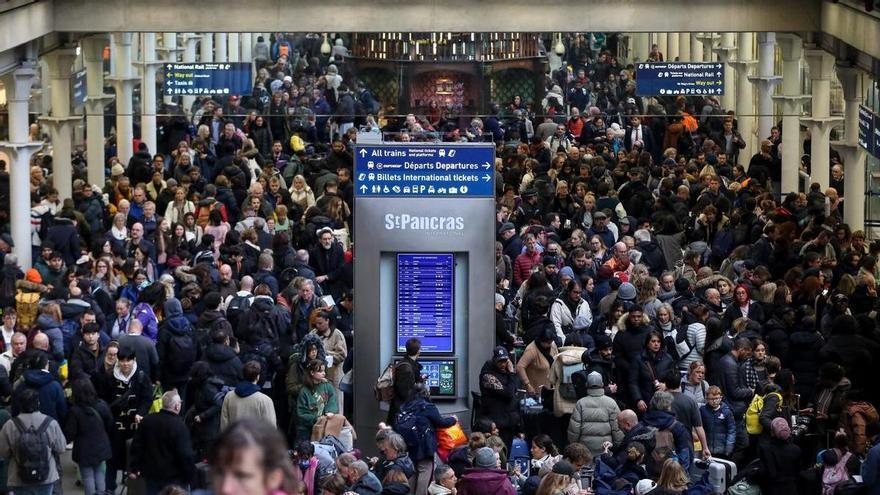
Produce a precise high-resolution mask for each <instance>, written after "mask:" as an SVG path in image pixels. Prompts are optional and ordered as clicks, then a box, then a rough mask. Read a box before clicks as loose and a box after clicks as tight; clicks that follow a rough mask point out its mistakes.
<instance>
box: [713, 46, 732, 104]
mask: <svg viewBox="0 0 880 495" xmlns="http://www.w3.org/2000/svg"><path fill="white" fill-rule="evenodd" d="M735 39H736V35H734V34H733V33H724V34H722V35H721V44H720V45H719V46H718V47H717V48H715V49H714V50H713V51H714V52H715V54H716V55H718V61H719V62H723V63H724V94H723V95H722V96H721V106H722V107H724V110H733V107H734V101H735V100H736V98H735V95H734V92H735V88H734V81H735V80H736V79H735V78H734V75H733V66H732V65H731V62H733V61H734V59H735V57H736V45H735V44H734V43H735Z"/></svg>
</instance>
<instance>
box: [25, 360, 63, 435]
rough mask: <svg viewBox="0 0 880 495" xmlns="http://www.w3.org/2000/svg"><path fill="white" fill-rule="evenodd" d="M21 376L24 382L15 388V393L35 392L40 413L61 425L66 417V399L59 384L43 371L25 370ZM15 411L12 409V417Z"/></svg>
mask: <svg viewBox="0 0 880 495" xmlns="http://www.w3.org/2000/svg"><path fill="white" fill-rule="evenodd" d="M22 376H23V378H24V381H23V382H22V383H20V384H19V385H18V386H17V387H15V392H19V391H21V390H23V389H24V388H31V389H34V390H36V391H37V394H39V396H40V412H41V413H43V414H46V415H48V416H52V417H53V418H55V420H56V421H58V422H59V423H63V422H64V417H65V416H67V398H66V397H65V396H64V389H63V388H62V387H61V384H60V383H58V382H57V381H56V380H55V379H54V378H53V377H52V374H51V373H49V372H48V371H44V370H33V369H31V370H27V371H25V372H24V374H23V375H22ZM13 403H14V402H13ZM16 409H17V408H15V407H13V408H12V413H13V415H15V414H16V413H17V412H18V411H17V410H16Z"/></svg>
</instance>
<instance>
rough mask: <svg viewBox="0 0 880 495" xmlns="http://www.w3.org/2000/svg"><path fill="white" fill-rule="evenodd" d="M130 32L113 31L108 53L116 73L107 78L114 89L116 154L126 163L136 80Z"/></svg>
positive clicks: (132, 134)
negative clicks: (113, 60) (114, 64)
mask: <svg viewBox="0 0 880 495" xmlns="http://www.w3.org/2000/svg"><path fill="white" fill-rule="evenodd" d="M132 36H133V35H132V33H113V35H112V38H111V39H112V44H111V46H110V55H111V56H112V57H113V58H115V59H116V73H115V74H112V75H111V76H110V77H108V78H107V80H108V81H110V82H111V83H112V84H113V88H114V89H115V90H116V156H117V157H118V158H119V160H120V161H121V162H122V163H123V164H127V163H128V161H129V160H130V159H131V156H132V155H133V154H134V150H133V149H132V141H133V140H134V108H133V104H132V92H133V91H134V86H135V85H136V84H137V82H138V78H137V77H136V76H135V75H134V74H133V72H132V70H131V67H132V65H131V64H132V59H131V40H132Z"/></svg>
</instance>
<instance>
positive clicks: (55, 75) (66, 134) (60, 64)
mask: <svg viewBox="0 0 880 495" xmlns="http://www.w3.org/2000/svg"><path fill="white" fill-rule="evenodd" d="M43 58H44V59H45V61H46V64H47V66H48V69H49V71H48V72H49V78H48V79H49V81H48V82H49V93H50V94H49V98H50V99H51V101H52V112H51V114H50V115H43V116H41V117H40V121H41V122H43V123H44V124H45V125H46V126H47V127H48V128H49V135H50V136H51V139H52V150H53V151H52V182H53V185H54V186H55V189H57V190H58V197H59V198H61V199H66V198H72V197H73V185H72V183H73V168H72V165H71V160H70V152H71V134H72V132H73V126H74V124H75V123H76V122H79V121H80V120H81V119H80V117H78V116H73V117H71V115H70V78H71V77H72V76H73V71H72V70H71V67H72V66H73V61H74V60H75V59H76V50H75V49H73V48H61V49H58V50H53V51H51V52H49V53H47V54H45V55H43ZM44 87H45V86H44ZM44 93H45V89H44Z"/></svg>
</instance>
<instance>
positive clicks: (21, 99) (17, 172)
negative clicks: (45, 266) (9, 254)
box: [0, 62, 43, 268]
mask: <svg viewBox="0 0 880 495" xmlns="http://www.w3.org/2000/svg"><path fill="white" fill-rule="evenodd" d="M34 67H36V63H34V62H30V63H25V64H23V65H21V66H19V67H18V68H17V69H15V70H13V71H12V72H10V73H8V74H3V75H2V76H0V80H2V81H3V86H4V87H5V88H6V106H7V111H8V112H9V136H8V140H7V141H5V142H2V143H0V150H2V151H3V152H4V153H6V154H7V155H8V156H9V158H10V160H11V161H12V163H10V164H9V216H10V218H12V219H13V221H12V222H9V229H10V233H11V234H12V240H13V241H14V242H15V247H14V248H12V251H13V252H14V253H15V255H16V257H18V264H19V266H21V267H22V268H30V267H31V224H30V222H29V221H27V219H28V218H30V210H31V188H30V161H31V156H32V155H33V154H34V153H36V152H37V151H39V150H40V149H42V148H43V143H42V142H36V143H31V142H28V103H29V101H30V97H31V85H32V84H33V80H34V77H35V76H36V73H37V71H36V70H35V69H34Z"/></svg>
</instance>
